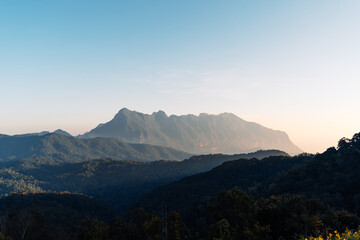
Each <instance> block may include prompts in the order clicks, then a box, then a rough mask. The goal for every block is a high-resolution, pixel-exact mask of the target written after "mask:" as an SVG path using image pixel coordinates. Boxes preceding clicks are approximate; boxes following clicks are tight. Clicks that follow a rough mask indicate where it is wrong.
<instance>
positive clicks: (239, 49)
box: [0, 0, 360, 153]
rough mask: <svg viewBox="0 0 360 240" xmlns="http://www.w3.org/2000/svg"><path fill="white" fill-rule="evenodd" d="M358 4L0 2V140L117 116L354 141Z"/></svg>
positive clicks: (317, 147) (313, 147)
mask: <svg viewBox="0 0 360 240" xmlns="http://www.w3.org/2000/svg"><path fill="white" fill-rule="evenodd" d="M359 11H360V2H357V1H342V2H339V1H318V2H313V1H291V2H287V1H279V2H267V1H257V2H246V1H224V2H221V3H219V2H217V1H196V2H193V1H182V2H168V1H163V0H159V1H156V2H151V3H150V2H147V1H141V0H139V1H132V2H130V3H128V2H125V3H124V2H118V1H106V2H98V1H76V2H73V1H68V0H66V1H61V2H60V1H52V2H46V1H36V2H26V1H20V2H6V3H5V2H3V3H0V35H1V38H0V43H1V44H0V53H1V54H0V81H1V90H2V93H1V95H0V109H1V111H0V119H1V120H0V121H1V122H0V133H3V134H10V135H14V134H21V133H31V132H41V131H55V130H57V129H62V130H64V131H67V132H69V133H70V134H72V135H74V136H76V135H79V134H83V133H85V132H87V131H90V130H91V129H93V128H95V127H96V126H97V125H99V124H100V123H105V122H108V121H110V120H111V119H112V118H113V117H114V116H115V114H116V113H117V112H118V111H119V110H120V109H121V108H123V107H126V108H128V109H131V110H135V111H138V112H142V113H145V114H151V113H152V112H155V111H158V110H160V109H161V110H162V111H164V112H165V113H166V114H167V115H168V116H170V115H186V114H194V115H199V114H200V113H211V114H216V115H217V114H220V113H224V112H229V113H233V114H235V115H236V116H238V117H239V118H242V119H244V120H245V121H248V122H256V123H258V124H260V125H262V126H264V127H267V128H270V129H273V130H280V131H284V132H286V133H287V135H288V136H289V138H290V140H291V141H292V142H293V143H294V144H295V145H296V146H298V147H299V148H300V149H302V150H303V151H305V152H309V153H316V152H323V151H325V150H326V149H327V148H328V147H331V146H336V145H337V142H338V140H339V139H340V138H342V137H347V138H351V137H352V136H353V135H354V134H355V133H357V132H360V126H359V123H360V113H359V112H358V111H356V109H357V105H358V103H359V102H360V99H359V95H358V93H357V90H358V89H359V87H360V81H359V80H360V69H359V67H358V66H359V64H360V48H359V42H360V32H359V31H358V30H357V29H358V26H359V25H360V16H359V14H358V12H359Z"/></svg>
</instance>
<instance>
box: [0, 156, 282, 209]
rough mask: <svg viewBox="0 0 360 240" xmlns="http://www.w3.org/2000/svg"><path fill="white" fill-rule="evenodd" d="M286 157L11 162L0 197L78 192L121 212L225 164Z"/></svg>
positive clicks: (0, 182)
mask: <svg viewBox="0 0 360 240" xmlns="http://www.w3.org/2000/svg"><path fill="white" fill-rule="evenodd" d="M271 155H286V153H284V152H281V151H276V150H271V151H259V152H255V153H251V154H239V155H221V154H218V155H202V156H194V157H191V158H190V159H187V160H185V161H154V162H135V161H116V160H111V159H100V160H92V161H88V162H82V163H67V164H61V165H53V164H52V165H49V164H42V165H36V164H35V165H34V164H33V162H32V161H31V160H29V159H23V160H20V161H13V162H12V164H11V165H9V164H8V166H7V167H5V168H3V169H1V170H0V194H6V193H11V192H18V191H30V192H38V191H49V190H50V191H54V190H55V191H65V190H66V191H71V192H82V193H86V194H88V195H92V196H94V197H97V198H99V199H103V200H105V201H107V202H108V203H111V204H112V205H113V206H116V207H117V208H118V209H121V210H124V209H125V208H127V207H128V206H130V205H131V204H133V203H134V201H135V200H138V199H139V198H140V197H141V196H142V195H143V194H145V193H146V192H148V191H150V190H152V189H154V188H156V187H158V186H161V185H164V184H167V183H170V182H172V181H175V180H179V179H181V178H183V177H186V176H190V175H193V174H196V173H199V172H205V171H208V170H210V169H211V168H213V167H216V166H218V165H220V164H222V163H223V162H225V161H229V160H234V159H239V158H241V157H243V158H245V157H249V158H250V157H258V158H262V157H266V156H271Z"/></svg>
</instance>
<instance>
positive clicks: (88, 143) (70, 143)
mask: <svg viewBox="0 0 360 240" xmlns="http://www.w3.org/2000/svg"><path fill="white" fill-rule="evenodd" d="M190 156H191V155H190V154H188V153H185V152H182V151H178V150H175V149H172V148H167V147H159V146H153V145H148V144H129V143H125V142H122V141H120V140H118V139H114V138H94V139H78V138H75V137H71V136H65V135H63V134H58V133H48V134H45V135H20V136H5V137H1V138H0V161H9V160H20V159H24V158H29V159H32V160H33V161H34V162H38V163H63V162H83V161H88V160H91V159H99V158H107V157H109V158H114V159H117V160H135V161H155V160H161V159H166V160H183V159H185V158H188V157H190Z"/></svg>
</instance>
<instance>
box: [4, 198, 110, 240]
mask: <svg viewBox="0 0 360 240" xmlns="http://www.w3.org/2000/svg"><path fill="white" fill-rule="evenodd" d="M115 216H116V215H115V214H114V211H113V210H112V209H111V208H110V207H108V206H107V205H106V204H104V203H103V202H101V201H98V200H96V199H94V198H90V197H88V196H85V195H83V194H70V193H65V192H62V193H34V194H30V193H27V194H12V195H9V196H6V197H1V198H0V219H1V220H2V222H1V230H0V231H1V233H2V234H6V235H7V236H10V237H11V239H14V240H15V239H59V240H63V239H77V238H76V235H77V234H78V232H79V229H78V228H79V226H80V225H81V223H82V222H83V221H84V220H85V219H87V218H90V219H92V218H96V219H99V220H102V221H110V220H111V219H113V218H114V217H115ZM98 227H99V226H98ZM0 239H5V238H1V235H0Z"/></svg>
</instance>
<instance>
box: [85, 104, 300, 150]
mask: <svg viewBox="0 0 360 240" xmlns="http://www.w3.org/2000/svg"><path fill="white" fill-rule="evenodd" d="M80 137H81V138H94V137H114V138H117V139H120V140H123V141H126V142H132V143H148V144H154V145H159V146H167V147H173V148H175V149H180V150H182V151H185V152H190V153H195V154H202V153H227V154H234V153H241V152H253V151H256V150H259V149H279V150H282V151H285V152H287V153H289V154H298V153H300V152H301V150H300V149H299V148H298V147H296V146H295V145H294V144H293V143H292V142H291V141H290V139H289V137H288V136H287V134H286V133H285V132H281V131H274V130H272V129H269V128H265V127H263V126H261V125H259V124H257V123H253V122H247V121H245V120H243V119H241V118H239V117H237V116H235V115H234V114H231V113H223V114H220V115H210V114H204V113H202V114H200V115H199V116H195V115H183V116H175V115H171V116H169V117H168V116H167V115H166V114H165V113H164V112H162V111H159V112H156V113H153V114H152V115H148V114H142V113H139V112H135V111H129V110H128V109H126V108H124V109H122V110H120V111H119V112H118V114H116V116H115V117H114V118H113V119H112V120H111V121H110V122H107V123H105V124H100V125H99V126H98V127H96V128H95V129H93V130H91V131H90V132H88V133H85V134H84V135H82V136H80Z"/></svg>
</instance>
